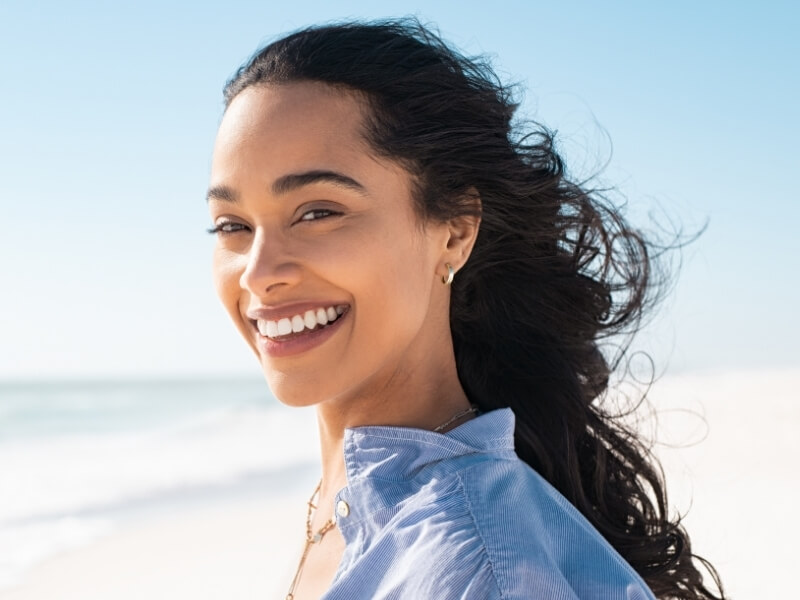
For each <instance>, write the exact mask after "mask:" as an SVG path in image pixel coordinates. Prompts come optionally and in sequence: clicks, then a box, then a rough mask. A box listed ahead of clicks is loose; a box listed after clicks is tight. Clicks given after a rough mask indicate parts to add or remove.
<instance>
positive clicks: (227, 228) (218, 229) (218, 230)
mask: <svg viewBox="0 0 800 600" xmlns="http://www.w3.org/2000/svg"><path fill="white" fill-rule="evenodd" d="M320 213H322V216H316V217H314V218H313V219H307V218H306V216H307V215H314V214H317V215H318V214H320ZM338 214H340V213H337V212H336V211H333V210H330V209H327V208H314V209H312V210H309V211H306V212H304V213H303V215H302V216H301V217H300V219H298V221H305V222H309V221H319V220H321V219H327V218H328V217H333V216H336V215H338ZM246 229H247V226H245V225H242V224H241V223H234V222H233V221H223V222H221V223H218V224H217V225H215V226H214V227H211V228H209V229H207V230H206V231H208V233H210V234H211V235H231V234H234V233H239V232H240V231H245V230H246Z"/></svg>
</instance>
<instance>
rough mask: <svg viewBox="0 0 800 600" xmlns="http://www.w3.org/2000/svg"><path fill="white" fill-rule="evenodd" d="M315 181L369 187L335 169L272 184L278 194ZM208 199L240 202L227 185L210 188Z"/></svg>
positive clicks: (359, 188)
mask: <svg viewBox="0 0 800 600" xmlns="http://www.w3.org/2000/svg"><path fill="white" fill-rule="evenodd" d="M315 183H329V184H332V185H335V186H338V187H343V188H346V189H348V190H352V191H355V192H358V193H359V194H366V193H367V188H365V187H364V186H363V185H361V184H360V183H359V182H358V181H356V180H355V179H353V178H352V177H348V176H347V175H342V174H341V173H337V172H335V171H306V172H305V173H291V174H289V175H284V176H283V177H279V178H278V179H277V180H275V183H273V184H272V193H273V194H275V195H276V196H280V195H283V194H287V193H289V192H291V191H293V190H296V189H298V188H301V187H305V186H307V185H312V184H315ZM206 200H207V201H209V202H210V201H211V200H218V201H220V202H225V203H230V204H236V203H237V202H239V194H238V193H237V192H236V191H235V190H234V189H233V188H230V187H228V186H226V185H215V186H214V187H211V188H209V190H208V193H207V194H206Z"/></svg>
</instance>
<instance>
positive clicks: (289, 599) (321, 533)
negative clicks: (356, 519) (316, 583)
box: [286, 479, 336, 600]
mask: <svg viewBox="0 0 800 600" xmlns="http://www.w3.org/2000/svg"><path fill="white" fill-rule="evenodd" d="M321 487H322V479H320V480H319V483H318V484H317V488H316V489H315V490H314V493H313V494H311V498H309V499H308V514H307V515H306V547H305V548H303V555H302V556H301V557H300V564H299V565H297V571H296V572H295V574H294V579H292V585H291V586H289V592H288V593H287V594H286V600H294V589H295V588H296V587H297V582H298V581H300V574H301V573H302V572H303V565H304V564H305V562H306V556H308V551H309V550H311V544H319V543H320V542H321V541H322V538H323V537H325V534H326V533H328V532H329V531H330V530H331V529H333V526H334V525H336V521H335V520H334V518H333V517H331V518H330V519H328V520H327V521H326V522H325V524H324V525H323V526H322V527H320V528H319V529H318V530H317V533H315V534H312V531H311V515H312V514H314V511H315V510H316V509H317V506H316V504H314V498H316V497H317V494H319V490H320V488H321Z"/></svg>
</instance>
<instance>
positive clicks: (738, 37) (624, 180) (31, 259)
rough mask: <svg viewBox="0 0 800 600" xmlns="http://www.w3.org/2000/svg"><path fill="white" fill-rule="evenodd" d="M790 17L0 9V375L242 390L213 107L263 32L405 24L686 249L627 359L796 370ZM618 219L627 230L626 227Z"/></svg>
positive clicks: (374, 9) (643, 11) (798, 295)
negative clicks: (656, 216) (190, 382)
mask: <svg viewBox="0 0 800 600" xmlns="http://www.w3.org/2000/svg"><path fill="white" fill-rule="evenodd" d="M796 6H797V5H796V4H795V3H790V2H764V3H758V4H757V3H755V2H749V3H748V2H721V1H720V2H702V3H701V2H669V3H658V4H656V3H635V2H614V3H598V2H585V3H581V2H568V1H566V2H539V1H532V0H528V1H524V2H521V1H520V2H468V1H463V0H462V1H460V2H435V3H434V2H427V3H416V4H414V3H409V2H390V1H382V0H371V1H364V2H348V1H339V2H321V1H318V2H302V1H299V0H298V1H295V2H288V3H276V2H269V1H264V0H261V1H259V2H255V1H237V0H231V1H228V2H225V3H222V2H204V1H192V2H161V1H159V2H155V1H150V0H145V1H139V2H135V3H134V2H130V3H123V2H86V1H76V0H72V1H70V2H60V1H59V2H54V1H53V2H45V1H37V2H28V1H22V0H3V1H2V2H0V108H1V110H0V181H2V192H0V206H2V211H0V219H2V234H0V378H15V377H26V378H28V377H61V376H71V377H82V376H103V377H113V376H149V375H194V374H202V375H214V374H220V375H226V374H240V373H241V374H257V373H258V366H257V364H256V361H255V359H254V357H252V356H251V355H250V351H249V350H248V349H247V348H246V347H245V345H244V343H243V342H242V341H240V340H239V338H238V334H237V333H236V332H235V331H234V329H233V326H232V325H231V324H229V322H228V318H227V316H226V315H225V314H224V312H223V310H222V308H221V306H220V305H219V303H218V301H217V300H216V297H215V296H214V292H213V288H212V284H211V279H210V251H211V247H212V239H211V237H210V236H208V235H207V234H206V233H205V231H204V229H205V228H206V227H208V226H209V219H208V216H207V213H206V207H205V190H206V185H207V182H208V170H209V163H210V155H211V147H212V143H213V139H214V134H215V129H216V127H217V125H218V123H219V120H220V117H221V114H222V96H221V89H222V86H223V84H224V82H225V81H226V80H227V78H228V77H229V76H230V75H231V74H232V73H233V72H234V70H235V69H236V68H237V67H238V66H239V65H240V63H241V62H243V61H244V60H245V59H246V58H247V57H248V56H249V55H250V54H251V53H252V52H253V51H254V50H255V49H256V48H257V47H259V46H260V45H262V44H263V43H264V42H266V41H268V40H270V39H272V38H274V37H276V36H277V35H279V34H280V33H283V32H287V31H290V30H293V29H295V28H298V27H301V26H304V25H308V24H311V23H317V22H321V21H326V20H331V19H340V18H344V17H361V18H372V17H385V16H402V15H407V14H417V15H418V16H420V17H421V18H422V19H423V20H424V21H427V22H431V23H435V24H437V25H438V26H439V28H440V29H441V32H442V34H443V35H444V37H445V38H446V39H448V40H450V41H451V42H453V43H455V44H456V45H457V46H459V47H460V48H461V49H463V50H464V51H466V52H467V53H469V54H474V53H490V54H491V55H493V56H494V57H496V65H497V67H498V69H499V71H500V72H501V73H502V76H503V77H504V78H505V79H507V80H514V81H519V82H521V83H523V84H524V85H525V86H526V87H527V94H526V96H525V102H524V104H523V108H522V110H523V111H524V112H525V114H526V115H528V116H532V117H534V118H536V119H538V120H540V121H542V122H543V123H545V124H546V125H548V126H549V127H551V128H553V129H557V130H558V131H559V134H560V138H561V143H562V148H563V149H564V151H565V152H566V155H567V161H568V164H569V165H570V167H571V169H572V170H573V172H574V173H576V174H577V175H588V174H590V173H591V172H592V171H593V170H595V169H596V168H597V167H598V166H600V165H602V164H604V163H605V162H606V160H607V159H609V156H610V162H609V164H608V166H607V168H606V169H605V170H604V172H603V173H602V175H601V180H602V181H603V182H605V183H607V184H611V185H615V186H617V187H618V189H619V190H620V191H621V192H622V193H624V194H625V196H626V197H627V199H628V202H629V207H630V211H631V216H632V217H635V219H634V220H635V222H638V223H640V224H643V225H646V222H645V221H642V220H641V218H642V217H644V216H646V215H647V212H648V211H649V210H651V209H652V208H653V207H659V206H660V207H661V210H662V211H664V212H666V214H667V215H669V216H670V217H671V218H673V219H677V220H679V221H680V222H681V223H682V224H683V226H684V228H685V229H686V230H692V229H693V228H694V229H697V228H699V227H701V226H702V225H703V224H704V223H705V222H708V228H707V231H706V232H705V234H704V235H703V236H702V237H701V238H700V239H699V240H698V241H697V242H695V243H694V244H692V245H691V246H690V247H688V248H687V249H685V250H684V252H683V256H682V263H683V264H682V270H681V275H680V279H679V281H678V283H677V286H676V288H675V291H674V293H673V295H672V296H671V298H670V300H669V301H668V302H667V303H666V304H665V305H664V306H663V310H662V311H661V313H660V317H659V319H658V320H657V321H656V323H655V326H654V327H653V329H652V331H651V332H650V333H649V334H648V335H647V336H645V337H643V347H644V348H646V349H648V350H650V351H651V352H653V354H654V356H655V358H656V360H657V361H658V362H659V364H660V366H661V367H662V368H663V367H665V366H666V365H667V364H669V372H679V371H685V370H705V369H726V368H745V367H781V366H797V365H798V364H800V350H799V349H798V343H797V342H798V337H799V336H798V333H800V326H798V314H797V311H798V306H799V305H800V292H799V290H800V285H798V276H797V271H798V268H797V267H798V258H797V257H798V256H800V235H798V233H797V230H798V224H799V223H800V202H798V197H797V196H798V193H797V187H796V186H797V183H796V179H797V174H798V172H800V169H799V167H800V152H798V149H797V143H798V139H800V118H799V117H798V108H797V107H798V106H800V93H799V92H800V69H799V68H798V59H800V43H798V39H800V37H799V36H798V35H797V31H798V30H800V18H799V17H798V15H799V14H800V12H799V10H798V8H796ZM637 219H638V220H637Z"/></svg>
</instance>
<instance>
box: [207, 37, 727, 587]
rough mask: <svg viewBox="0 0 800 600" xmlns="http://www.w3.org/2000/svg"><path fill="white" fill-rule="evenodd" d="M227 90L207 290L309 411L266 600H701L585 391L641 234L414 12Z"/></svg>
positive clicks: (275, 50)
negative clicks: (316, 452) (277, 580)
mask: <svg viewBox="0 0 800 600" xmlns="http://www.w3.org/2000/svg"><path fill="white" fill-rule="evenodd" d="M225 100H226V111H225V115H224V117H223V120H222V123H221V125H220V129H219V134H218V137H217V141H216V145H215V149H214V158H213V164H212V174H211V186H210V189H209V194H208V198H209V207H210V211H211V216H212V220H213V223H214V226H213V229H212V232H213V233H215V234H216V235H217V245H216V250H215V256H214V277H215V282H216V287H217V291H218V293H219V295H220V297H221V299H222V301H223V303H224V304H225V306H226V308H227V310H228V311H229V313H230V315H231V317H232V318H233V320H234V322H235V324H236V325H237V327H238V329H239V331H240V333H241V334H242V335H243V336H244V338H245V340H246V341H247V342H248V344H249V345H250V346H251V347H252V348H253V350H254V352H255V353H256V355H257V356H258V358H259V360H260V362H261V365H262V368H263V370H264V373H265V375H266V377H267V380H268V382H269V385H270V387H271V389H272V391H273V393H274V394H275V396H276V397H277V398H279V399H280V400H281V401H282V402H284V403H285V404H287V405H290V406H309V405H314V406H316V409H317V414H318V422H319V435H320V439H321V447H322V479H321V482H320V485H319V487H318V488H317V490H316V491H315V492H314V495H313V496H312V499H311V501H310V502H309V508H308V520H307V536H306V547H305V551H304V553H303V555H302V556H301V557H299V559H298V561H299V564H298V568H297V572H296V574H295V576H294V580H293V581H292V583H291V586H290V589H289V591H288V594H287V596H286V598H292V599H294V600H300V599H307V598H320V597H324V598H331V599H333V598H347V599H352V598H359V599H360V598H370V599H372V598H413V599H423V598H437V599H451V598H476V599H477V598H480V599H486V598H504V599H508V598H548V599H561V598H564V599H566V598H582V599H583V598H596V599H601V598H602V599H604V600H607V599H615V598H619V599H622V598H626V599H634V598H635V599H644V598H652V597H653V596H654V595H655V596H656V597H659V598H673V597H679V598H717V597H718V596H715V595H714V593H712V591H710V590H709V589H708V588H707V587H706V586H705V585H704V583H703V579H702V576H701V574H700V572H699V570H698V569H697V567H696V565H695V564H694V563H693V555H692V553H691V551H690V546H689V538H688V536H687V534H686V532H685V531H684V530H683V529H682V528H681V527H680V526H679V524H678V523H677V522H675V521H671V520H670V519H669V518H668V515H667V510H666V495H665V491H664V487H663V484H662V482H661V481H660V478H659V474H658V473H659V471H658V467H657V466H655V464H654V463H653V462H652V459H651V457H649V456H648V453H647V452H646V450H645V449H644V448H643V446H642V445H641V444H640V443H639V441H638V440H637V439H636V437H635V436H634V435H633V433H632V432H630V431H628V430H627V429H625V428H624V427H623V426H622V425H621V424H620V423H619V422H618V421H617V420H615V419H614V418H613V417H612V416H611V415H609V414H607V413H606V412H605V411H604V409H603V406H602V404H601V403H600V400H601V399H602V397H603V396H604V394H605V392H606V389H607V386H608V377H609V373H610V372H611V371H612V370H613V368H614V367H615V366H616V365H615V364H614V361H611V360H610V359H609V358H608V357H607V356H605V355H604V354H603V353H602V352H601V350H600V342H601V341H602V340H603V339H605V338H606V337H607V336H609V335H610V334H613V333H620V332H630V331H632V330H633V329H635V328H636V325H637V323H638V321H639V319H640V317H641V315H642V313H643V310H644V309H645V307H647V306H648V305H649V304H650V302H651V300H652V294H651V293H650V292H651V289H652V287H653V285H652V281H651V279H652V277H651V264H650V260H651V259H650V258H649V255H648V247H649V246H648V244H647V243H646V242H645V240H644V239H643V238H642V237H641V236H640V235H639V234H638V233H637V232H635V231H633V230H631V229H630V228H628V226H627V225H626V224H625V222H624V221H623V220H622V218H621V217H620V215H619V213H618V212H617V211H616V210H615V209H614V208H613V207H612V206H610V205H608V204H606V203H603V202H602V201H601V199H599V198H597V197H593V196H592V195H590V194H589V193H588V192H586V191H584V190H582V189H581V188H580V187H579V186H577V185H575V184H573V183H571V182H569V181H568V180H567V179H565V178H564V176H563V168H562V163H561V160H560V158H559V157H558V155H557V154H556V153H555V152H554V150H553V146H552V139H551V137H550V136H549V135H548V134H547V133H546V132H543V131H536V132H533V133H531V134H529V135H525V134H526V132H525V131H522V130H518V129H517V128H515V127H513V126H512V122H511V119H512V115H513V113H514V109H515V105H514V103H513V100H512V98H511V95H510V93H509V90H508V89H507V88H505V87H503V86H502V85H501V84H500V83H499V82H498V81H497V79H496V77H495V75H494V74H493V72H492V71H491V69H490V67H489V66H488V65H486V64H485V63H483V62H480V61H473V60H469V59H466V58H464V57H462V56H460V55H459V54H457V53H456V52H454V51H453V50H452V49H450V48H448V47H447V46H446V45H445V44H444V43H443V42H442V41H441V40H439V39H438V38H437V37H436V36H435V35H434V34H433V33H431V32H430V31H428V30H426V29H425V28H424V27H422V26H420V25H419V24H418V23H416V22H413V21H401V22H380V23H368V24H359V23H352V24H342V25H333V26H326V27H318V28H311V29H307V30H304V31H300V32H298V33H295V34H292V35H290V36H288V37H286V38H284V39H281V40H279V41H277V42H274V43H273V44H270V45H269V46H267V47H266V48H265V49H263V50H261V51H260V52H258V53H257V54H256V55H255V56H254V57H253V58H252V59H251V60H250V61H249V62H248V63H247V64H245V65H244V66H243V67H242V68H241V69H240V70H239V71H238V73H237V74H236V75H235V77H234V78H233V79H232V80H231V81H230V82H229V83H228V85H227V86H226V88H225ZM711 575H712V578H713V579H714V582H715V583H716V584H717V585H718V583H719V582H718V581H717V578H716V575H715V574H714V572H713V570H711ZM720 597H721V596H720Z"/></svg>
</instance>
